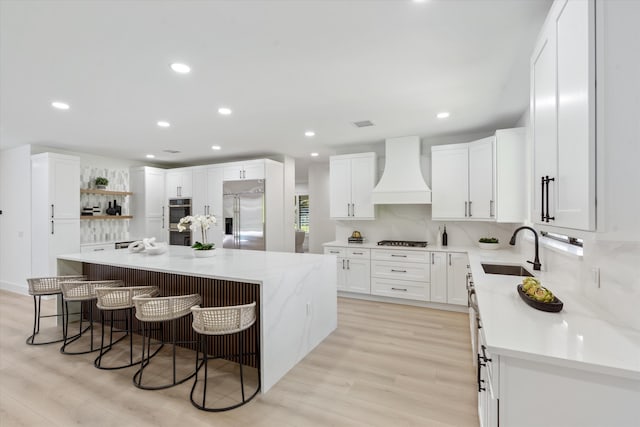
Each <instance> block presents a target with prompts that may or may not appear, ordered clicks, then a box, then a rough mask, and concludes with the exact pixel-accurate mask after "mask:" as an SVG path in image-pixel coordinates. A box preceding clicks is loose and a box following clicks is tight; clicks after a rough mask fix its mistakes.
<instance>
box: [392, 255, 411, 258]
mask: <svg viewBox="0 0 640 427" xmlns="http://www.w3.org/2000/svg"><path fill="white" fill-rule="evenodd" d="M391 256H395V257H399V258H406V257H407V256H406V255H397V254H391Z"/></svg>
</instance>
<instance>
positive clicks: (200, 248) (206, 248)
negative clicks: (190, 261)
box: [191, 242, 216, 251]
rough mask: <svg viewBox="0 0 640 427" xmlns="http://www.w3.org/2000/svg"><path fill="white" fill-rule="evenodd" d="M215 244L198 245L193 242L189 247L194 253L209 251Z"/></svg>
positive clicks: (198, 243)
mask: <svg viewBox="0 0 640 427" xmlns="http://www.w3.org/2000/svg"><path fill="white" fill-rule="evenodd" d="M215 246H216V245H215V243H200V242H195V243H194V244H193V245H192V246H191V247H192V248H193V249H195V250H196V251H210V250H211V249H213V248H214V247H215Z"/></svg>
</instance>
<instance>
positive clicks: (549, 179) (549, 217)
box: [545, 176, 556, 222]
mask: <svg viewBox="0 0 640 427" xmlns="http://www.w3.org/2000/svg"><path fill="white" fill-rule="evenodd" d="M555 180H556V179H555V178H549V176H547V177H546V179H545V181H546V183H547V211H546V213H545V217H546V222H549V221H555V219H556V217H554V216H549V182H551V181H555Z"/></svg>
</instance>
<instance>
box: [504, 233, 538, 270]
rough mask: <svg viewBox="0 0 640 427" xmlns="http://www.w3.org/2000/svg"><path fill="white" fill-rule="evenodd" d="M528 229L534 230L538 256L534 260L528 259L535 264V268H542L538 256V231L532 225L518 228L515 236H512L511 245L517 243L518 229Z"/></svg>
mask: <svg viewBox="0 0 640 427" xmlns="http://www.w3.org/2000/svg"><path fill="white" fill-rule="evenodd" d="M525 228H526V229H527V230H531V231H532V232H533V237H535V243H536V257H535V259H534V260H533V262H531V261H527V262H528V263H529V264H533V269H534V270H540V267H541V266H542V264H540V257H539V256H538V233H537V232H536V230H534V229H533V228H531V227H527V226H524V227H520V228H516V231H514V232H513V236H511V240H509V244H510V245H511V246H514V245H515V244H516V234H518V231H520V230H522V229H525Z"/></svg>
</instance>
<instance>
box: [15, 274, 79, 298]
mask: <svg viewBox="0 0 640 427" xmlns="http://www.w3.org/2000/svg"><path fill="white" fill-rule="evenodd" d="M65 280H75V281H78V280H87V276H82V275H76V276H53V277H33V278H31V279H27V284H28V285H29V295H51V294H55V293H60V292H61V290H60V282H63V281H65Z"/></svg>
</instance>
